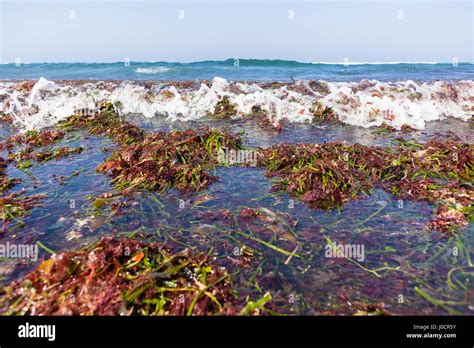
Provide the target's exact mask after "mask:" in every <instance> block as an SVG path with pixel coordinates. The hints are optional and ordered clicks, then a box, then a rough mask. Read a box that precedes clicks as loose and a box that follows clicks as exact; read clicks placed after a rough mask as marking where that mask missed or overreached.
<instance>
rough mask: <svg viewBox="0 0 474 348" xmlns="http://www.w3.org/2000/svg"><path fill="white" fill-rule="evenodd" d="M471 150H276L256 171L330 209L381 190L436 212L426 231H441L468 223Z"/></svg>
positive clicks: (449, 146)
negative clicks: (424, 203) (427, 204)
mask: <svg viewBox="0 0 474 348" xmlns="http://www.w3.org/2000/svg"><path fill="white" fill-rule="evenodd" d="M473 156H474V146H473V145H469V144H464V143H460V142H457V141H455V140H448V141H445V142H440V141H437V140H434V139H432V140H430V141H428V142H427V143H425V144H418V143H415V142H410V141H405V140H400V142H399V145H398V146H397V147H394V148H387V147H385V148H382V147H369V146H364V145H360V144H355V145H348V144H344V143H340V142H339V143H325V144H316V145H304V144H302V145H288V144H282V145H275V146H273V147H271V148H269V149H265V150H263V151H262V155H261V159H260V165H262V166H264V167H266V168H267V170H268V171H269V173H268V176H269V177H276V178H278V181H277V183H276V184H275V186H274V189H275V190H279V189H283V190H286V191H287V192H289V193H290V194H291V195H293V196H296V197H298V198H299V199H301V200H302V201H304V202H307V203H309V204H311V205H313V206H316V207H320V208H325V209H329V208H331V207H334V206H337V205H341V204H343V203H345V202H347V201H348V200H349V199H354V198H357V197H358V196H360V195H362V194H367V193H369V192H370V191H371V190H372V189H373V188H375V187H380V188H383V189H385V190H387V191H389V192H390V193H392V194H393V195H394V196H396V197H400V198H403V199H413V200H425V201H428V202H431V203H436V204H437V205H438V206H439V208H438V209H437V212H436V214H435V218H434V220H433V221H432V222H431V223H430V226H431V227H432V228H434V229H438V230H442V231H445V232H447V231H450V230H451V229H453V230H455V229H456V228H458V227H463V226H467V224H468V221H472V219H473V216H474V215H473V214H474V213H473V205H472V204H473V201H474V188H473V186H472V183H473V179H474V172H473V170H474V161H473V159H474V158H473Z"/></svg>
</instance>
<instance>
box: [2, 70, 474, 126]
mask: <svg viewBox="0 0 474 348" xmlns="http://www.w3.org/2000/svg"><path fill="white" fill-rule="evenodd" d="M149 87H150V86H148V88H145V87H144V86H142V85H140V84H138V83H136V82H130V81H123V82H121V83H114V82H96V83H85V84H79V85H77V84H75V85H68V84H59V83H55V82H52V81H48V80H46V79H44V78H41V79H39V80H38V82H37V83H36V84H35V85H34V86H33V88H31V89H28V88H24V87H22V84H21V83H13V82H8V83H7V82H4V83H0V111H2V112H4V113H8V114H11V115H12V116H13V118H14V122H15V124H17V125H18V126H20V127H22V128H23V129H25V130H27V129H37V128H42V127H47V126H51V125H54V124H55V123H57V122H58V121H60V120H63V119H65V118H67V117H68V116H70V115H72V114H73V113H74V111H75V110H77V109H81V108H94V107H95V106H96V105H97V102H98V101H99V100H110V101H111V102H113V103H114V105H116V107H117V109H118V111H119V112H120V113H121V114H122V115H126V114H143V115H144V116H145V117H149V118H151V117H156V116H158V115H160V116H162V117H167V118H168V119H169V120H174V121H188V120H194V119H198V118H201V117H203V116H206V115H208V114H209V113H212V112H213V111H214V109H215V106H216V104H217V103H218V102H219V101H220V100H221V99H222V98H223V97H224V96H225V97H227V98H228V99H229V101H230V102H231V103H232V104H234V105H235V106H236V110H237V115H236V116H235V117H244V116H245V115H247V114H249V113H251V111H252V107H254V106H259V107H260V108H261V109H262V110H264V111H265V112H266V114H267V115H268V117H269V119H270V121H271V122H272V123H274V124H275V125H276V124H278V123H279V122H280V121H281V120H286V121H289V122H307V121H310V120H311V119H312V117H313V115H312V112H311V110H312V107H313V104H314V103H315V102H320V103H321V104H322V105H324V106H327V107H331V108H333V109H334V111H335V112H336V113H337V115H338V117H339V118H340V119H341V121H343V122H345V123H348V124H352V125H357V126H361V127H371V126H379V125H381V124H382V123H384V122H385V123H388V124H389V125H391V126H393V127H395V128H397V129H400V128H401V127H402V126H403V125H409V126H411V127H414V128H417V129H423V128H424V127H425V124H426V122H429V121H433V120H438V119H443V118H446V117H448V116H451V117H456V118H460V119H462V120H468V119H469V118H470V117H471V116H472V115H473V114H474V106H473V105H474V81H457V82H446V81H437V82H429V83H418V82H414V81H410V80H408V81H400V82H391V83H389V82H379V81H376V80H372V81H368V80H363V81H360V82H335V83H329V82H324V81H320V82H318V83H310V82H308V81H297V82H296V83H295V84H292V85H278V86H269V84H266V85H265V84H263V83H239V82H237V83H234V82H229V81H227V80H225V79H223V78H219V77H216V78H214V79H213V80H212V82H211V83H201V84H200V86H199V87H198V88H194V89H190V88H179V87H178V88H177V87H175V86H174V85H170V84H163V83H159V82H157V83H155V85H153V86H152V87H151V88H149Z"/></svg>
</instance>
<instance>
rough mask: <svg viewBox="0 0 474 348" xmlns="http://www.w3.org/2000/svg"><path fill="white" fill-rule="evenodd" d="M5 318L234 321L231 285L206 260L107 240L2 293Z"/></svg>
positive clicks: (64, 256)
mask: <svg viewBox="0 0 474 348" xmlns="http://www.w3.org/2000/svg"><path fill="white" fill-rule="evenodd" d="M0 295H1V296H0V313H2V314H4V315H5V314H6V315H186V314H187V315H215V314H218V315H235V314H238V313H239V312H238V311H237V307H236V303H237V301H236V300H235V295H234V293H233V291H232V288H231V282H230V279H229V276H228V274H227V273H226V272H225V270H224V269H222V268H220V267H217V266H216V265H215V264H214V263H212V262H210V261H209V260H208V257H207V256H206V255H205V254H197V255H193V254H191V252H190V251H189V250H184V251H182V252H179V253H171V252H170V251H169V250H167V249H166V248H165V247H163V246H162V245H160V244H158V243H149V244H146V243H142V242H140V241H138V240H135V239H130V238H123V239H114V238H112V237H107V238H104V239H102V240H100V241H98V242H97V243H95V244H93V245H91V246H87V247H85V248H84V249H82V250H79V251H68V252H63V253H61V254H54V255H53V256H51V257H50V258H49V259H48V260H45V261H43V262H42V263H41V264H40V265H39V266H38V268H37V269H36V270H34V271H32V272H31V273H29V274H28V275H26V276H25V277H24V278H23V279H21V280H18V281H14V282H12V283H11V284H10V285H9V286H6V287H3V288H1V289H0Z"/></svg>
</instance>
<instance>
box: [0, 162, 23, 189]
mask: <svg viewBox="0 0 474 348" xmlns="http://www.w3.org/2000/svg"><path fill="white" fill-rule="evenodd" d="M7 166H8V162H7V160H5V159H4V158H3V157H1V156H0V193H2V192H3V191H6V190H8V189H10V188H12V187H13V186H15V185H16V184H18V183H19V182H20V179H12V178H8V177H7V175H6V169H7Z"/></svg>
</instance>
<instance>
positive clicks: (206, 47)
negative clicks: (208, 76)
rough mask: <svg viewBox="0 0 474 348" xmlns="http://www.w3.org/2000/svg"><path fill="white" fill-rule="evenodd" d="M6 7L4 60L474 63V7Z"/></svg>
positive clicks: (266, 4) (224, 4)
mask: <svg viewBox="0 0 474 348" xmlns="http://www.w3.org/2000/svg"><path fill="white" fill-rule="evenodd" d="M0 1H1V4H0V12H1V25H0V29H1V44H0V54H1V56H0V58H1V61H2V62H12V61H14V60H15V58H20V59H21V61H22V62H78V61H81V62H112V61H123V60H124V59H125V58H126V57H128V58H130V59H131V60H132V61H183V62H189V61H199V60H210V59H212V60H220V59H226V58H234V57H239V58H261V59H264V58H267V59H289V60H298V61H308V62H314V61H342V60H343V59H344V58H348V59H349V60H350V61H371V62H374V61H437V62H451V61H452V59H453V58H455V57H456V58H457V59H458V60H459V61H460V62H462V61H471V62H472V61H474V45H473V35H474V34H473V31H474V24H473V23H474V18H473V17H474V11H473V1H459V2H456V1H423V2H418V3H412V2H408V1H398V2H380V1H379V2H375V1H350V0H346V1H336V2H327V1H258V2H250V1H119V2H112V1H106V2H92V1H59V0H56V1H42V0H37V1H34V0H30V1H8V0H0ZM71 11H73V12H71ZM180 11H183V12H180ZM180 15H181V17H182V16H183V15H184V18H180ZM291 17H293V19H292V18H291Z"/></svg>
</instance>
